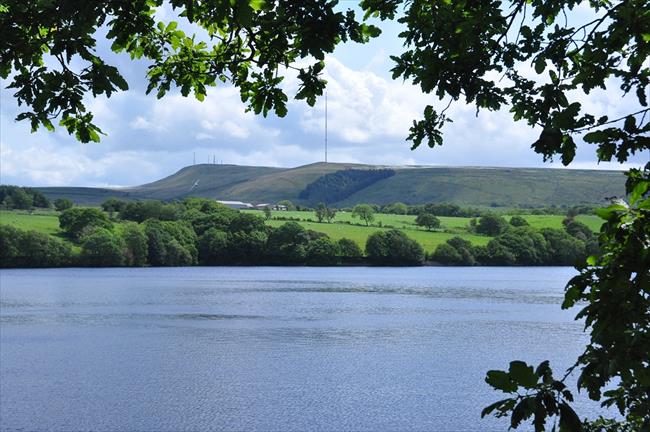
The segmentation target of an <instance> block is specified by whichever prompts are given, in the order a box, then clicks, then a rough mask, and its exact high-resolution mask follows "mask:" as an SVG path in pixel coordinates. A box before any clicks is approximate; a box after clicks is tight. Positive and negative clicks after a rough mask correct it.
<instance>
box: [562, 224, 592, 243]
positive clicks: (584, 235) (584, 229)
mask: <svg viewBox="0 0 650 432" xmlns="http://www.w3.org/2000/svg"><path fill="white" fill-rule="evenodd" d="M564 222H566V223H564ZM563 223H564V229H565V230H566V232H568V233H569V235H571V236H573V237H575V238H577V239H580V240H583V241H587V240H589V239H591V238H592V237H593V235H594V233H593V232H592V231H591V228H589V227H588V226H587V225H585V224H583V223H582V222H578V221H577V220H573V219H571V220H569V221H567V220H566V219H565V220H564V221H563Z"/></svg>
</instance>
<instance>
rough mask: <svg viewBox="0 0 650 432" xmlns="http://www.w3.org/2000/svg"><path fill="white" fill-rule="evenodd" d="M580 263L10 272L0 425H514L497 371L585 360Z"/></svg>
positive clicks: (0, 320)
mask: <svg viewBox="0 0 650 432" xmlns="http://www.w3.org/2000/svg"><path fill="white" fill-rule="evenodd" d="M573 274H575V270H573V269H571V268H566V267H554V268H513V267H511V268H476V267H475V268H442V267H421V268H304V267H303V268H278V267H276V268H270V267H254V268H247V267H243V268H233V267H225V268H200V267H194V268H148V269H52V270H3V271H1V272H0V348H1V349H0V429H2V430H65V431H69V430H94V431H109V430H110V431H118V430H129V431H135V430H140V431H181V430H183V431H184V430H187V431H189V430H206V429H210V430H274V431H275V430H277V431H291V430H368V431H376V430H428V431H431V430H442V431H470V430H505V429H507V426H506V424H505V423H504V422H503V421H501V420H496V419H492V418H490V419H483V420H482V419H481V418H480V411H481V409H482V408H483V407H484V406H486V405H487V404H489V403H491V402H494V401H496V400H499V399H502V398H503V394H501V393H497V392H494V391H492V390H491V389H490V387H489V386H488V385H487V384H485V382H484V377H485V373H486V371H487V370H489V369H495V368H499V369H506V368H507V366H508V363H509V361H511V360H515V359H521V360H525V361H527V362H529V363H530V362H532V363H535V364H537V363H538V362H540V361H542V360H545V359H550V360H551V364H552V365H554V367H555V369H556V373H558V374H560V373H561V372H562V371H563V369H562V368H564V367H567V366H569V365H570V364H571V362H572V361H573V360H575V358H576V356H577V355H578V354H579V353H580V351H581V348H582V347H584V342H585V340H586V339H585V336H584V335H583V334H582V326H581V324H579V323H576V322H574V321H573V316H574V315H575V312H576V311H575V310H574V311H562V310H561V309H560V303H561V300H562V296H563V289H564V285H565V283H566V281H567V280H568V279H569V278H570V277H571V276H572V275H573ZM576 408H577V411H578V413H579V414H580V415H581V416H584V415H585V414H590V413H592V414H593V411H594V409H595V408H594V406H593V405H591V404H588V403H586V402H579V403H578V404H577V405H576Z"/></svg>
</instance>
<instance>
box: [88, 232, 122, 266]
mask: <svg viewBox="0 0 650 432" xmlns="http://www.w3.org/2000/svg"><path fill="white" fill-rule="evenodd" d="M81 260H82V261H83V262H84V263H85V264H86V265H89V266H92V267H118V266H122V265H124V243H123V242H122V239H121V238H120V237H119V236H116V235H115V234H113V233H112V232H111V231H109V230H107V229H105V228H96V229H94V230H93V231H92V232H91V233H90V234H87V235H85V236H84V237H83V238H82V243H81Z"/></svg>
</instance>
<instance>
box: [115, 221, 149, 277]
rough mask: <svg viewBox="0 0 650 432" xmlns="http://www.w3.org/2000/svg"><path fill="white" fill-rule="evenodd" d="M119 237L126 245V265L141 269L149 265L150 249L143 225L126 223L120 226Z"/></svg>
mask: <svg viewBox="0 0 650 432" xmlns="http://www.w3.org/2000/svg"><path fill="white" fill-rule="evenodd" d="M118 228H119V231H118V234H119V237H120V239H121V241H122V243H123V244H124V264H126V265H128V266H137V267H141V266H143V265H145V264H146V263H147V256H148V254H149V248H148V244H147V235H146V233H145V231H144V228H143V227H142V225H139V224H137V223H135V222H125V223H121V224H120V225H118Z"/></svg>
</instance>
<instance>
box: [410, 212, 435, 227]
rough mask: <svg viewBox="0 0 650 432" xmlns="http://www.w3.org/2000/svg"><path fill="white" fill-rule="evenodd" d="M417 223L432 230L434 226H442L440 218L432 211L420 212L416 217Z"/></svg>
mask: <svg viewBox="0 0 650 432" xmlns="http://www.w3.org/2000/svg"><path fill="white" fill-rule="evenodd" d="M415 224H416V225H417V226H422V227H426V229H427V230H428V231H431V230H432V229H434V228H440V219H438V218H437V217H435V216H434V215H432V214H431V213H420V214H419V215H417V217H416V218H415Z"/></svg>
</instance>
